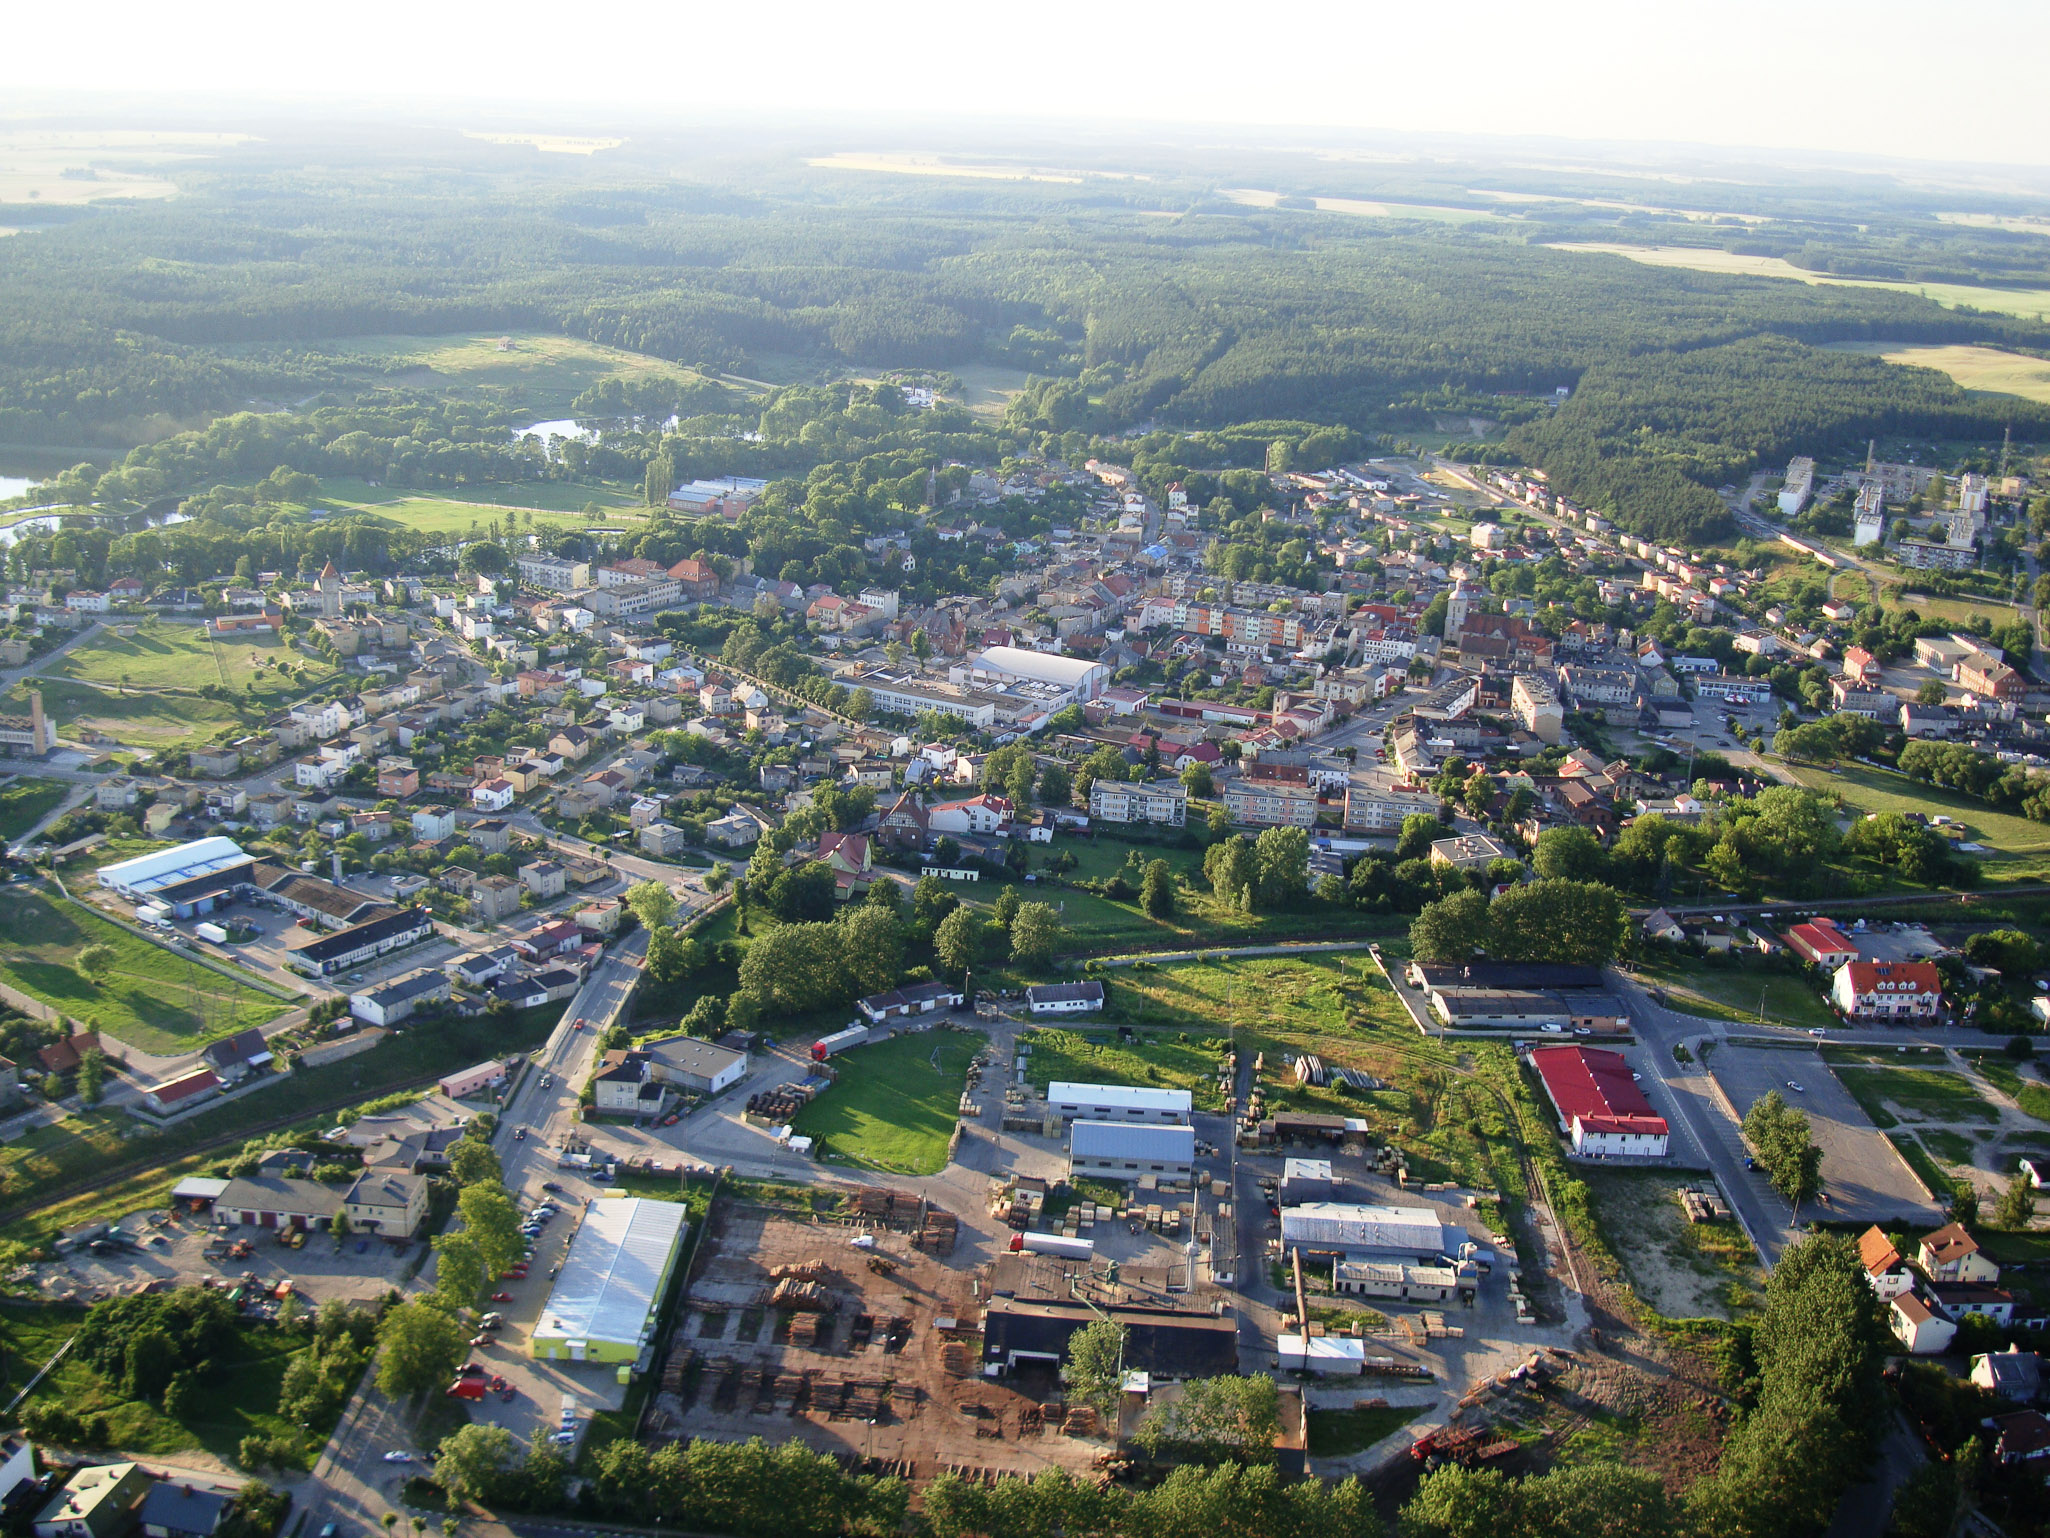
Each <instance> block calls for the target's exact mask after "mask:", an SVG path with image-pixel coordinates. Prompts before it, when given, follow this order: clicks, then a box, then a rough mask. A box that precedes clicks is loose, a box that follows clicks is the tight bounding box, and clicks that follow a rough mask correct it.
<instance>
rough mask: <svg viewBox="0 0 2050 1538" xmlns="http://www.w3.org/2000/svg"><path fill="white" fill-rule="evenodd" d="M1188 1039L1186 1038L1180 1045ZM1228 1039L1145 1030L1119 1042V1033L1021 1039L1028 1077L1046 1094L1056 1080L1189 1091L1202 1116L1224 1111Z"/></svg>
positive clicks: (1055, 1031) (1049, 1031) (1041, 1033)
mask: <svg viewBox="0 0 2050 1538" xmlns="http://www.w3.org/2000/svg"><path fill="white" fill-rule="evenodd" d="M1184 1035H1186V1036H1187V1037H1188V1039H1187V1040H1186V1041H1184V1040H1182V1039H1181V1037H1182V1036H1184ZM1224 1040H1225V1039H1224V1038H1223V1037H1222V1036H1215V1035H1200V1036H1199V1035H1197V1034H1196V1033H1195V1032H1192V1031H1191V1032H1180V1033H1175V1034H1172V1035H1171V1034H1169V1033H1168V1032H1165V1031H1146V1030H1141V1031H1138V1032H1136V1033H1135V1039H1134V1040H1132V1041H1129V1042H1125V1041H1120V1040H1119V1039H1118V1036H1117V1032H1116V1030H1115V1029H1112V1030H1104V1031H1070V1030H1064V1029H1059V1028H1056V1027H1041V1028H1040V1029H1038V1030H1034V1031H1032V1032H1030V1033H1029V1034H1028V1033H1021V1034H1020V1035H1019V1038H1018V1043H1019V1046H1020V1047H1025V1046H1030V1047H1031V1049H1032V1051H1031V1055H1030V1056H1028V1057H1027V1058H1026V1059H1025V1077H1026V1078H1027V1079H1029V1080H1030V1081H1031V1083H1032V1086H1033V1088H1035V1089H1037V1090H1039V1091H1040V1092H1041V1093H1042V1094H1044V1093H1045V1091H1046V1087H1047V1085H1049V1084H1051V1083H1053V1082H1054V1081H1056V1080H1063V1081H1066V1082H1070V1083H1080V1084H1129V1085H1132V1086H1135V1087H1137V1088H1140V1089H1185V1090H1188V1091H1190V1092H1191V1093H1192V1094H1193V1095H1194V1097H1195V1102H1196V1109H1197V1110H1199V1111H1221V1110H1223V1109H1224V1104H1223V1101H1222V1099H1221V1098H1220V1097H1219V1095H1218V1093H1217V1062H1218V1054H1219V1050H1220V1049H1221V1048H1222V1046H1223V1045H1224Z"/></svg>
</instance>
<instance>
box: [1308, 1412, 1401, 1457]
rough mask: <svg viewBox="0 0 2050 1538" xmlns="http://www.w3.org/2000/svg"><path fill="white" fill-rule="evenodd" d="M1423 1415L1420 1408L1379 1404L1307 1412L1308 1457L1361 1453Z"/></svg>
mask: <svg viewBox="0 0 2050 1538" xmlns="http://www.w3.org/2000/svg"><path fill="white" fill-rule="evenodd" d="M1423 1413H1424V1407H1423V1406H1422V1405H1380V1406H1377V1407H1376V1408H1374V1409H1371V1410H1312V1411H1310V1412H1309V1415H1308V1419H1309V1433H1310V1456H1311V1457H1313V1458H1345V1457H1350V1456H1351V1455H1352V1454H1354V1453H1363V1452H1365V1451H1366V1450H1367V1449H1368V1448H1370V1447H1372V1446H1373V1445H1374V1444H1375V1443H1376V1442H1378V1441H1380V1440H1381V1438H1383V1437H1385V1436H1391V1435H1393V1434H1394V1433H1395V1432H1398V1431H1400V1430H1401V1429H1402V1428H1403V1427H1404V1426H1407V1425H1408V1424H1409V1423H1410V1422H1411V1421H1413V1420H1415V1419H1416V1418H1417V1417H1418V1416H1419V1415H1421V1414H1423Z"/></svg>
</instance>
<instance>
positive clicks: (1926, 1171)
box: [1873, 1117, 1957, 1198]
mask: <svg viewBox="0 0 2050 1538" xmlns="http://www.w3.org/2000/svg"><path fill="white" fill-rule="evenodd" d="M1873 1119H1874V1120H1875V1121H1878V1118H1877V1117H1874V1118H1873ZM1879 1125H1880V1126H1882V1127H1883V1126H1887V1125H1889V1122H1880V1123H1879ZM1886 1136H1887V1139H1888V1141H1890V1142H1891V1143H1892V1144H1893V1146H1894V1147H1895V1148H1897V1149H1899V1150H1900V1155H1901V1157H1902V1158H1903V1159H1905V1160H1907V1161H1908V1168H1909V1169H1911V1170H1913V1171H1914V1172H1915V1178H1916V1179H1917V1180H1919V1181H1921V1182H1922V1188H1923V1189H1924V1190H1926V1191H1927V1192H1928V1193H1929V1194H1930V1195H1931V1196H1935V1197H1939V1198H1940V1197H1944V1196H1948V1195H1950V1193H1951V1192H1952V1191H1954V1190H1956V1189H1957V1183H1956V1182H1955V1181H1954V1180H1952V1179H1951V1177H1950V1176H1949V1175H1947V1174H1945V1173H1944V1170H1943V1166H1941V1165H1940V1164H1938V1163H1937V1162H1936V1161H1935V1159H1933V1158H1932V1157H1930V1154H1929V1150H1928V1149H1926V1148H1924V1147H1923V1146H1922V1144H1921V1142H1920V1141H1919V1140H1918V1139H1917V1138H1916V1137H1915V1135H1914V1134H1913V1133H1911V1132H1889V1133H1887V1135H1886Z"/></svg>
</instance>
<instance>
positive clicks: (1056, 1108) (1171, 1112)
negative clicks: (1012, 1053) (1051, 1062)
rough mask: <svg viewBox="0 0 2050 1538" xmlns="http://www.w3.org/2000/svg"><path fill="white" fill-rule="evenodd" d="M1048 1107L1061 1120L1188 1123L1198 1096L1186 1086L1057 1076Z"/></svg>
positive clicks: (1049, 1092) (1049, 1091) (1049, 1087)
mask: <svg viewBox="0 0 2050 1538" xmlns="http://www.w3.org/2000/svg"><path fill="white" fill-rule="evenodd" d="M1046 1108H1047V1110H1048V1111H1049V1112H1051V1113H1052V1114H1053V1115H1055V1116H1058V1117H1060V1119H1061V1120H1062V1121H1093V1122H1113V1123H1116V1124H1117V1125H1119V1126H1131V1125H1132V1124H1134V1123H1135V1122H1153V1123H1156V1124H1159V1125H1163V1126H1174V1127H1186V1126H1188V1125H1189V1117H1190V1115H1191V1114H1192V1113H1193V1112H1194V1110H1195V1097H1194V1096H1193V1095H1191V1094H1190V1093H1189V1091H1187V1090H1185V1089H1139V1088H1135V1087H1134V1086H1131V1085H1128V1084H1071V1083H1069V1082H1067V1081H1065V1080H1061V1079H1056V1080H1055V1081H1054V1082H1053V1083H1051V1084H1049V1085H1047V1087H1046Z"/></svg>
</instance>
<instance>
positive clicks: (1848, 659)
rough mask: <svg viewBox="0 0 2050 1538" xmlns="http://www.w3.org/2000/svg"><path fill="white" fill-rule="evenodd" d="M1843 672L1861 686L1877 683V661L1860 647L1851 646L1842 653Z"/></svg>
mask: <svg viewBox="0 0 2050 1538" xmlns="http://www.w3.org/2000/svg"><path fill="white" fill-rule="evenodd" d="M1844 672H1845V674H1846V675H1847V676H1849V677H1851V678H1855V679H1857V680H1858V682H1859V683H1861V684H1874V683H1877V682H1878V681H1879V659H1878V658H1877V657H1875V656H1873V655H1872V653H1870V652H1868V651H1867V650H1865V648H1864V647H1862V646H1853V647H1852V648H1851V649H1850V650H1849V651H1847V652H1845V653H1844Z"/></svg>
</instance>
